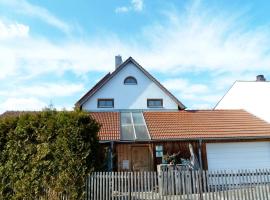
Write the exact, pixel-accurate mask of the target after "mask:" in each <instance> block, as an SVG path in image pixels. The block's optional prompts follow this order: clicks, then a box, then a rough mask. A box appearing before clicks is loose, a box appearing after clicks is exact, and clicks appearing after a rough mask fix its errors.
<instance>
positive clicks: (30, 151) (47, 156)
mask: <svg viewBox="0 0 270 200" xmlns="http://www.w3.org/2000/svg"><path fill="white" fill-rule="evenodd" d="M99 128H100V126H99V124H98V123H97V122H96V121H95V120H94V119H92V118H91V117H90V116H89V114H87V113H83V112H79V111H71V112H69V111H61V112H57V111H55V110H51V109H47V110H44V111H42V112H31V113H24V114H20V115H19V116H7V117H3V118H0V163H1V165H0V178H1V182H0V192H1V193H0V199H24V198H26V197H27V198H28V199H35V198H37V197H39V196H41V195H42V194H43V191H44V189H48V188H49V189H50V191H53V193H61V192H62V193H68V194H69V196H70V199H82V198H83V193H84V187H85V177H86V176H87V175H88V174H89V173H91V172H92V171H93V170H95V169H97V168H98V166H100V162H101V161H100V159H98V157H99V156H98V154H99V150H100V146H99V142H98V138H97V132H98V131H99ZM51 199H53V197H51Z"/></svg>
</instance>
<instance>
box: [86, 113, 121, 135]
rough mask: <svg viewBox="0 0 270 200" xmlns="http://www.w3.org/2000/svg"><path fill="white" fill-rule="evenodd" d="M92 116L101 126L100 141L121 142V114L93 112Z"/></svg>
mask: <svg viewBox="0 0 270 200" xmlns="http://www.w3.org/2000/svg"><path fill="white" fill-rule="evenodd" d="M90 115H91V116H92V117H93V118H94V119H95V120H96V121H97V122H99V123H100V124H101V129H100V131H99V133H98V137H99V139H100V140H120V113H119V112H91V113H90Z"/></svg>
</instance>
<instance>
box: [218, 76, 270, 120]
mask: <svg viewBox="0 0 270 200" xmlns="http://www.w3.org/2000/svg"><path fill="white" fill-rule="evenodd" d="M269 102H270V82H269V81H266V79H265V77H264V75H258V76H257V77H256V80H255V81H236V82H235V83H234V84H233V85H232V86H231V88H230V89H229V91H228V92H227V93H226V94H225V95H224V96H223V98H222V99H221V100H220V101H219V102H218V103H217V105H216V106H215V109H244V110H246V111H248V112H250V113H252V114H254V115H256V116H257V117H260V118H261V119H263V120H265V121H267V122H269V123H270V106H269Z"/></svg>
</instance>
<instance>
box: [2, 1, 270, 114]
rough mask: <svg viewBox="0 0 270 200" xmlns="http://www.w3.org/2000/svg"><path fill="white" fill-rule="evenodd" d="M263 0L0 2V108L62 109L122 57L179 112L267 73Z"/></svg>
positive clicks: (268, 26)
mask: <svg viewBox="0 0 270 200" xmlns="http://www.w3.org/2000/svg"><path fill="white" fill-rule="evenodd" d="M269 10H270V3H269V1H267V0H257V1H253V0H219V1H214V0H201V1H200V0H170V1H169V0H107V1H103V0H78V1H66V0H57V1H55V0H41V1H34V0H0V81H1V84H0V113H1V112H4V111H5V110H39V109H42V108H44V107H45V106H47V105H49V104H53V105H54V106H55V107H56V108H58V109H62V108H66V109H72V107H73V105H74V103H75V102H76V101H77V100H78V99H79V98H80V97H81V96H82V95H83V94H84V93H85V92H86V91H88V90H89V89H90V88H91V87H92V86H93V85H94V84H95V83H96V82H97V81H98V80H99V79H100V78H101V77H102V76H103V75H105V74H106V73H107V72H109V71H113V69H114V56H115V55H117V54H121V55H122V56H123V58H124V59H126V58H128V57H129V56H132V57H133V58H134V59H135V60H137V61H138V62H139V63H140V64H141V65H142V66H143V67H145V68H146V69H147V70H148V71H149V72H150V73H151V74H153V75H154V76H155V77H156V78H157V79H158V80H160V82H161V83H163V84H164V86H165V87H167V88H168V89H169V90H170V91H172V93H173V94H175V96H177V97H178V98H179V100H180V101H182V102H183V103H184V104H185V105H186V106H187V107H188V108H189V109H206V108H212V107H213V106H214V105H215V104H216V103H217V102H218V100H219V99H220V98H221V97H222V96H223V95H224V94H225V92H226V91H227V90H228V89H229V87H230V86H231V85H232V84H233V82H234V81H235V80H254V79H255V76H256V75H257V74H264V75H265V76H266V78H268V79H270V51H269V50H270V37H269V36H270V20H269V19H270V13H269Z"/></svg>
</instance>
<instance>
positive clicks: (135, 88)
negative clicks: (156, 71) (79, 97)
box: [82, 63, 178, 110]
mask: <svg viewBox="0 0 270 200" xmlns="http://www.w3.org/2000/svg"><path fill="white" fill-rule="evenodd" d="M128 76H133V77H135V78H136V79H137V82H138V84H137V85H124V79H125V78H126V77H128ZM99 98H113V99H114V108H111V109H110V108H97V99H99ZM151 98H161V99H163V108H164V109H177V108H178V106H177V104H176V103H175V102H174V101H173V100H172V99H171V98H170V97H169V96H168V95H167V94H166V93H165V92H163V90H161V89H160V88H159V87H158V86H157V85H156V84H155V83H154V82H152V81H151V80H150V79H149V78H148V77H147V76H146V75H145V74H144V73H143V72H142V71H141V70H139V69H138V68H137V67H136V66H135V65H134V64H133V63H129V64H127V66H125V67H124V68H123V69H122V70H121V71H119V72H118V73H117V74H116V75H115V76H114V77H113V78H112V79H110V80H109V82H107V83H106V84H105V85H104V86H103V87H102V88H101V89H100V90H99V91H98V92H96V93H95V94H94V95H93V96H92V97H91V98H90V99H88V101H87V102H85V103H84V104H83V107H82V109H83V110H113V109H149V108H147V99H151Z"/></svg>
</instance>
